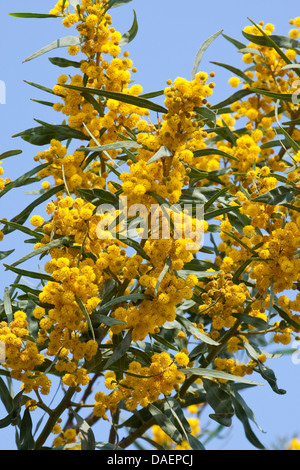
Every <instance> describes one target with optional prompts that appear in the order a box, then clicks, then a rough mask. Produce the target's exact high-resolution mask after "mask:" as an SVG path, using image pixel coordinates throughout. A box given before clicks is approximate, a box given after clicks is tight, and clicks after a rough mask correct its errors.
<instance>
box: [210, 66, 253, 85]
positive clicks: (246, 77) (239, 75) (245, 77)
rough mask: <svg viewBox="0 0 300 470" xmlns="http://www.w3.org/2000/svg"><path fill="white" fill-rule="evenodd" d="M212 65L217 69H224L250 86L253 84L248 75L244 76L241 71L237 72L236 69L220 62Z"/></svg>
mask: <svg viewBox="0 0 300 470" xmlns="http://www.w3.org/2000/svg"><path fill="white" fill-rule="evenodd" d="M212 64H215V65H218V66H219V67H223V68H224V69H227V70H229V71H230V72H232V73H234V74H235V75H237V76H238V77H240V78H241V79H242V80H245V82H247V83H249V84H250V85H251V83H252V82H253V80H252V79H251V78H250V77H248V75H246V74H245V72H243V71H242V70H239V69H238V68H236V67H233V66H232V65H228V64H223V63H222V62H212Z"/></svg>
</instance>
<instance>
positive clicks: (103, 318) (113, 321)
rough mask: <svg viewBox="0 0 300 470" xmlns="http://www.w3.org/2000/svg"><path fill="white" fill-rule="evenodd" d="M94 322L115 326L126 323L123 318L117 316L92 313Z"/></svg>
mask: <svg viewBox="0 0 300 470" xmlns="http://www.w3.org/2000/svg"><path fill="white" fill-rule="evenodd" d="M90 318H91V320H92V322H94V323H95V322H99V323H104V325H107V326H114V325H126V322H124V321H122V320H118V319H117V318H113V317H108V316H107V315H101V314H100V313H92V315H91V316H90Z"/></svg>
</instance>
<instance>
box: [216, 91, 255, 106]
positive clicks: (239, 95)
mask: <svg viewBox="0 0 300 470" xmlns="http://www.w3.org/2000/svg"><path fill="white" fill-rule="evenodd" d="M251 93H253V91H252V90H250V89H249V88H247V89H246V90H239V91H236V92H235V93H233V95H231V96H229V98H227V99H226V100H223V101H220V103H218V104H214V105H213V106H212V107H211V108H210V109H216V110H218V109H222V108H224V107H225V106H229V105H230V104H232V103H235V102H236V101H239V100H241V99H242V98H245V96H248V95H251Z"/></svg>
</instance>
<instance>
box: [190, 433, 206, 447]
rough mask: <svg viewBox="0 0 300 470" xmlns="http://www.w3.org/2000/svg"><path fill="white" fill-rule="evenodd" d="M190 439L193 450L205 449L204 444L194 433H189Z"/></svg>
mask: <svg viewBox="0 0 300 470" xmlns="http://www.w3.org/2000/svg"><path fill="white" fill-rule="evenodd" d="M188 441H189V444H190V446H191V449H192V450H205V447H204V445H203V444H202V443H201V442H200V441H199V439H197V438H196V437H195V436H193V435H192V434H189V436H188Z"/></svg>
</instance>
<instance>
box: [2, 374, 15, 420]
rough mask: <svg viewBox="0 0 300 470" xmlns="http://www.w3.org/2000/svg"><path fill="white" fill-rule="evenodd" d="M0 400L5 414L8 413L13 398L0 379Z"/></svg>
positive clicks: (11, 406)
mask: <svg viewBox="0 0 300 470" xmlns="http://www.w3.org/2000/svg"><path fill="white" fill-rule="evenodd" d="M0 399H1V402H2V404H3V405H4V406H5V409H6V411H7V413H10V412H11V410H12V408H13V397H12V396H11V393H10V391H9V389H8V388H7V386H6V385H5V382H4V380H3V379H2V378H1V377H0Z"/></svg>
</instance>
